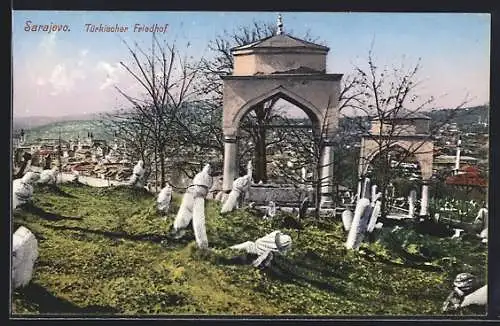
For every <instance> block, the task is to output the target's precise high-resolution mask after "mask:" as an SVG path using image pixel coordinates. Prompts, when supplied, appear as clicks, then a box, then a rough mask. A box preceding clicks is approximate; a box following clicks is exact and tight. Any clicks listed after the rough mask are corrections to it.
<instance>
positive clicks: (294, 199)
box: [247, 185, 313, 206]
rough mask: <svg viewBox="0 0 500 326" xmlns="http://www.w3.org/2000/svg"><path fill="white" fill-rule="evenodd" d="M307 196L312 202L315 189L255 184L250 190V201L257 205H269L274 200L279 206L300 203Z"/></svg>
mask: <svg viewBox="0 0 500 326" xmlns="http://www.w3.org/2000/svg"><path fill="white" fill-rule="evenodd" d="M305 196H307V197H308V198H309V199H310V201H311V202H312V198H313V190H307V189H300V188H296V187H276V186H267V185H253V186H252V187H250V190H249V192H248V199H247V200H248V201H251V202H255V203H256V204H257V205H267V204H268V203H269V202H271V201H272V202H274V203H276V204H277V205H278V206H284V205H287V204H289V205H290V204H292V205H296V206H298V205H300V203H301V202H302V200H303V199H304V197H305Z"/></svg>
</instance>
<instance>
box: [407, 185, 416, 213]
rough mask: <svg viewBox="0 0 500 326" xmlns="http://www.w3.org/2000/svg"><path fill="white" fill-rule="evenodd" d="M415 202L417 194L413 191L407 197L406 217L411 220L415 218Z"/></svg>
mask: <svg viewBox="0 0 500 326" xmlns="http://www.w3.org/2000/svg"><path fill="white" fill-rule="evenodd" d="M416 200H417V192H416V191H415V190H412V191H410V195H409V196H408V216H410V217H411V218H414V217H415V201H416Z"/></svg>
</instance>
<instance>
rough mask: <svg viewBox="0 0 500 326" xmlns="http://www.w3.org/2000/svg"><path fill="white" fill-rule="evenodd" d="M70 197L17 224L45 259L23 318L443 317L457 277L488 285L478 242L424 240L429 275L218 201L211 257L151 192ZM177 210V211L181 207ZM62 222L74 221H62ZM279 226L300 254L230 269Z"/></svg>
mask: <svg viewBox="0 0 500 326" xmlns="http://www.w3.org/2000/svg"><path fill="white" fill-rule="evenodd" d="M60 190H62V191H55V190H54V189H48V188H43V189H40V188H38V189H36V191H35V193H36V195H35V205H36V206H37V207H39V208H42V209H43V211H44V212H45V213H44V212H35V213H28V212H26V211H21V212H16V213H15V214H14V227H15V228H17V227H18V226H19V225H25V226H27V227H28V228H30V229H31V230H32V231H33V232H34V233H35V235H36V236H37V238H38V239H39V252H40V254H39V259H38V261H37V263H36V267H35V272H34V278H33V280H32V283H31V284H30V285H29V286H28V287H27V288H25V289H22V290H17V291H15V292H14V300H13V306H14V307H13V311H14V313H23V314H24V313H91V312H96V313H101V314H102V313H125V314H317V315H351V314H358V315H369V314H378V315H381V314H406V315H419V314H424V315H426V314H439V313H440V311H439V310H440V308H441V304H442V302H443V300H444V299H445V297H446V296H447V294H448V291H449V290H450V283H451V279H453V277H454V276H455V275H456V273H457V272H460V271H463V270H464V269H465V270H468V271H472V272H474V273H476V274H477V275H479V276H480V278H482V279H484V277H485V264H484V263H485V260H486V250H485V249H484V248H482V247H481V245H480V244H479V243H478V242H477V241H475V240H471V241H472V242H464V243H460V242H454V241H450V240H449V239H438V238H432V237H428V236H426V237H422V236H419V235H417V234H415V233H413V234H412V238H411V239H410V240H411V241H410V242H411V243H417V244H419V243H422V244H425V245H426V246H427V247H430V248H431V249H432V248H434V249H432V250H434V251H433V255H434V256H433V258H432V260H433V262H432V264H433V266H430V267H429V266H423V265H422V264H421V263H417V262H414V261H411V259H408V254H406V255H400V254H397V253H396V254H390V253H389V252H390V251H389V250H388V249H387V247H388V245H386V244H384V242H375V243H370V244H366V245H364V246H365V252H366V253H364V254H363V253H361V252H348V251H347V250H345V249H344V246H343V243H344V241H345V235H344V234H343V232H342V229H341V224H340V222H332V223H324V222H321V223H320V222H315V221H307V222H306V228H305V229H304V230H303V231H300V235H298V232H297V231H296V230H290V229H286V228H283V227H281V228H280V225H279V224H280V223H281V220H280V219H277V220H276V221H274V222H270V221H263V220H261V219H259V217H256V216H254V215H252V213H251V212H249V211H245V210H239V211H236V212H233V213H232V214H230V215H228V216H224V217H221V216H220V215H219V213H218V212H219V210H220V206H219V205H220V204H219V203H217V202H213V201H209V202H208V208H207V233H208V237H209V241H210V245H211V247H213V248H215V251H214V252H213V253H210V254H201V253H199V252H198V251H197V250H196V249H195V246H194V242H193V236H192V232H188V234H187V239H186V240H185V241H184V242H177V243H169V244H168V245H164V244H161V243H160V241H161V240H162V239H164V235H165V234H166V232H167V230H168V228H169V226H170V224H171V223H172V221H173V218H174V214H173V213H172V214H170V218H168V219H167V220H166V221H164V220H162V219H161V218H160V217H158V216H157V213H156V211H155V202H154V198H153V197H152V195H150V194H147V193H142V192H137V191H135V190H131V189H123V188H121V189H120V188H118V189H97V188H90V187H86V186H74V185H63V186H61V187H60ZM174 200H175V202H174V205H173V206H174V207H173V209H172V211H173V212H176V211H177V208H178V204H179V197H175V198H174ZM55 212H57V213H58V214H60V215H61V216H62V217H72V216H73V218H61V219H59V220H54V219H53V218H51V216H52V215H51V214H50V213H55ZM75 216H77V217H81V219H76V218H74V217H75ZM278 228H280V229H282V230H283V231H285V232H286V233H288V234H290V235H291V236H292V238H293V250H292V251H291V252H290V253H289V254H288V255H287V256H286V257H277V258H275V260H274V261H273V264H272V268H271V269H269V270H267V271H259V270H256V269H253V268H252V267H250V266H247V265H238V264H228V263H227V259H224V258H229V257H231V256H234V253H231V252H230V251H229V250H227V249H224V248H227V247H228V246H230V245H232V244H236V243H239V242H243V241H246V240H255V239H256V238H258V237H260V236H262V235H264V234H266V233H268V232H271V231H273V230H275V229H278ZM391 237H392V238H391ZM406 237H407V238H408V234H407V235H406ZM381 238H382V239H389V240H390V241H389V242H390V243H392V245H395V244H396V246H398V243H402V242H403V240H404V239H403V238H404V237H403V238H401V237H398V236H397V234H391V233H388V232H386V233H384V235H383V236H382V237H381ZM385 241H388V240H385ZM398 241H399V242H398ZM465 246H470V247H471V248H474V249H473V250H466V249H465ZM415 247H416V246H415V244H410V245H409V246H407V247H406V248H407V251H404V252H403V254H404V253H408V252H412V250H415ZM450 256H451V258H450ZM405 257H406V258H405ZM446 257H449V258H446ZM440 266H441V267H440ZM464 266H465V267H464Z"/></svg>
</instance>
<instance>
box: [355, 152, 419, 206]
mask: <svg viewBox="0 0 500 326" xmlns="http://www.w3.org/2000/svg"><path fill="white" fill-rule="evenodd" d="M365 175H366V176H367V177H368V178H370V180H371V183H372V184H376V185H377V186H379V188H380V187H384V186H385V187H384V188H386V187H387V186H389V185H390V184H392V185H393V187H394V196H395V197H404V196H408V194H409V193H410V191H411V190H416V191H418V186H419V184H420V183H421V181H422V169H421V165H420V162H419V160H418V159H417V157H416V155H415V154H414V153H411V152H410V151H408V149H406V148H404V147H402V146H400V145H397V144H396V145H393V146H391V147H390V148H388V149H385V150H383V151H381V152H376V153H374V154H373V155H372V156H371V159H369V162H368V164H367V166H366V173H365ZM391 191H392V190H391Z"/></svg>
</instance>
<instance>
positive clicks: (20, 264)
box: [12, 226, 38, 288]
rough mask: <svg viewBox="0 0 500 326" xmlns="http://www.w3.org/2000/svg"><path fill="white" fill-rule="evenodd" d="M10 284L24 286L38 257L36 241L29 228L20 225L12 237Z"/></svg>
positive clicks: (30, 276)
mask: <svg viewBox="0 0 500 326" xmlns="http://www.w3.org/2000/svg"><path fill="white" fill-rule="evenodd" d="M12 256H13V257H12V284H13V287H14V288H18V287H23V286H26V285H27V284H28V283H29V282H30V281H31V278H32V275H33V267H34V265H35V261H36V259H37V258H38V241H37V240H36V238H35V236H34V235H33V233H31V231H30V230H28V229H27V228H25V227H24V226H21V227H20V228H18V229H17V230H16V232H15V233H14V235H13V239H12Z"/></svg>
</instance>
